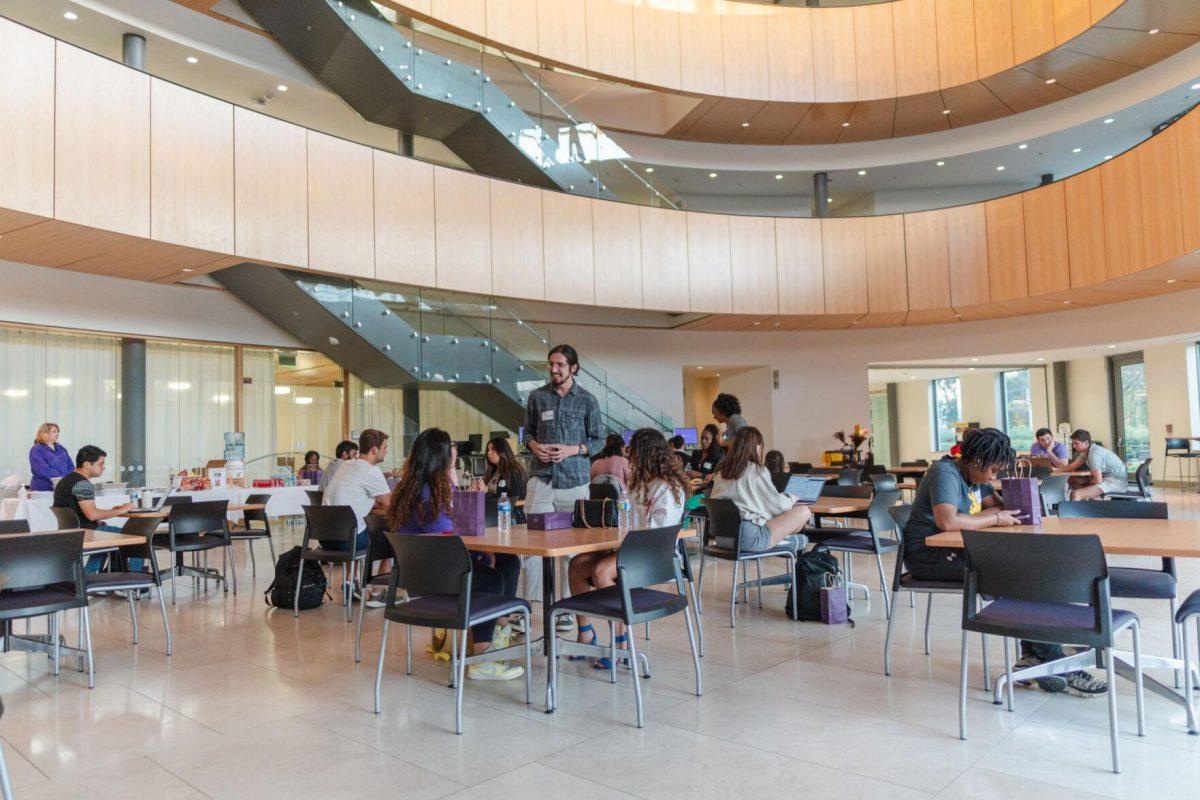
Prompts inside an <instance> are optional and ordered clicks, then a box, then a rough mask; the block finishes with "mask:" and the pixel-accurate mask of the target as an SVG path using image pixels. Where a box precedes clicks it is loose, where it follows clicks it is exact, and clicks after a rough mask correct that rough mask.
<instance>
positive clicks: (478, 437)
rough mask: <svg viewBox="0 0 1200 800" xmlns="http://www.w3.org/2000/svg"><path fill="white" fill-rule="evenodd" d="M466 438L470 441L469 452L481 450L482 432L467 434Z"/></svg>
mask: <svg viewBox="0 0 1200 800" xmlns="http://www.w3.org/2000/svg"><path fill="white" fill-rule="evenodd" d="M467 440H468V441H469V442H470V443H471V452H472V453H480V452H483V434H482V433H472V434H468V435H467Z"/></svg>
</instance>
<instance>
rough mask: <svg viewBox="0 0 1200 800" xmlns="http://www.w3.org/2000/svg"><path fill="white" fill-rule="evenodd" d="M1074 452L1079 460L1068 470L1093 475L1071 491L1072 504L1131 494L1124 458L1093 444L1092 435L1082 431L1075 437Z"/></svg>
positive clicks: (1078, 431)
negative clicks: (1114, 493) (1107, 496)
mask: <svg viewBox="0 0 1200 800" xmlns="http://www.w3.org/2000/svg"><path fill="white" fill-rule="evenodd" d="M1071 449H1072V450H1074V451H1075V460H1074V461H1072V462H1071V463H1070V464H1068V465H1067V466H1066V469H1067V470H1069V471H1071V472H1074V471H1075V470H1078V469H1087V470H1088V471H1089V472H1090V473H1091V474H1090V475H1088V477H1087V478H1085V479H1084V480H1085V481H1086V483H1085V484H1084V485H1082V486H1076V487H1075V488H1073V489H1072V490H1071V499H1072V500H1096V499H1099V498H1101V497H1104V495H1106V494H1112V493H1113V492H1125V491H1128V490H1129V470H1128V469H1126V467H1125V462H1124V461H1122V460H1121V457H1120V456H1118V455H1117V454H1116V453H1114V452H1113V451H1112V450H1109V449H1108V448H1107V447H1101V446H1100V445H1098V444H1096V443H1095V442H1093V441H1092V435H1091V434H1090V433H1088V432H1087V431H1085V430H1083V429H1082V428H1080V429H1079V430H1077V431H1075V432H1074V433H1072V434H1071Z"/></svg>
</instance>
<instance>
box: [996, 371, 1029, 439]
mask: <svg viewBox="0 0 1200 800" xmlns="http://www.w3.org/2000/svg"><path fill="white" fill-rule="evenodd" d="M1000 407H1001V408H1002V409H1003V421H1004V432H1005V433H1007V434H1008V438H1010V439H1012V446H1013V448H1014V449H1015V450H1017V451H1018V452H1026V451H1028V450H1029V448H1030V447H1032V446H1033V392H1032V391H1031V390H1030V387H1029V370H1027V369H1014V370H1009V371H1007V372H1001V373H1000Z"/></svg>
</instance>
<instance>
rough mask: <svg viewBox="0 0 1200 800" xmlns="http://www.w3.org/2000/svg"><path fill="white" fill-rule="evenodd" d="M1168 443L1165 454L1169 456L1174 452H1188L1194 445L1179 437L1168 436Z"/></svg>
mask: <svg viewBox="0 0 1200 800" xmlns="http://www.w3.org/2000/svg"><path fill="white" fill-rule="evenodd" d="M1166 442H1167V444H1166V447H1165V448H1164V449H1163V452H1164V453H1166V454H1167V455H1170V454H1171V451H1172V450H1183V451H1185V452H1186V451H1189V450H1191V449H1192V443H1191V442H1190V441H1189V440H1187V439H1183V438H1180V437H1178V436H1168V437H1167V439H1166Z"/></svg>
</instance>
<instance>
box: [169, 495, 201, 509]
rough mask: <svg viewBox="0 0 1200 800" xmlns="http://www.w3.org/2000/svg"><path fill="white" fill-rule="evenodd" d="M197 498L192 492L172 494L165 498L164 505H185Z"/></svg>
mask: <svg viewBox="0 0 1200 800" xmlns="http://www.w3.org/2000/svg"><path fill="white" fill-rule="evenodd" d="M194 500H195V498H194V497H192V496H191V495H190V494H171V495H167V499H165V500H163V505H164V506H185V505H187V504H188V503H191V502H193V501H194Z"/></svg>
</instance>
